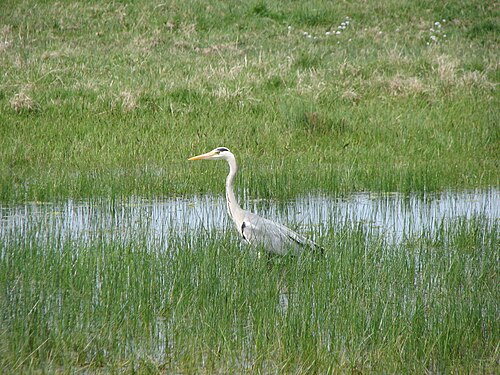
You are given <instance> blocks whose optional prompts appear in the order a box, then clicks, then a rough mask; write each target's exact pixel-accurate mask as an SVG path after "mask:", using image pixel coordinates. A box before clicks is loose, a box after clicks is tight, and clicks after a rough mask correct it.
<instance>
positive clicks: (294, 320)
mask: <svg viewBox="0 0 500 375" xmlns="http://www.w3.org/2000/svg"><path fill="white" fill-rule="evenodd" d="M116 225H117V227H116V228H115V229H114V230H119V229H120V227H119V223H117V224H116ZM45 226H46V224H44V223H43V222H41V223H40V227H38V228H37V227H34V228H32V229H31V230H29V231H27V232H26V231H25V232H23V233H21V232H20V233H18V234H17V235H16V233H11V234H10V235H9V236H8V237H5V238H4V240H3V241H2V243H1V244H0V246H1V248H0V249H1V251H0V254H1V256H0V285H1V288H2V294H1V299H0V304H1V306H0V307H1V311H2V315H1V327H2V329H1V330H0V342H1V343H2V344H1V346H0V354H1V355H0V367H1V368H2V371H4V372H13V371H14V372H29V371H48V372H53V371H60V370H63V371H64V370H65V369H73V370H79V369H80V370H82V371H90V372H109V371H125V372H131V371H140V372H166V373H170V372H178V371H180V372H207V373H210V372H214V371H215V372H220V371H222V372H234V371H236V372H301V373H318V372H319V373H327V372H345V371H361V372H426V371H430V372H435V371H438V372H494V371H495V370H494V369H495V368H496V366H497V365H498V364H497V359H498V353H497V344H498V339H499V337H498V329H496V328H498V315H497V313H498V297H499V296H498V288H497V277H496V268H497V265H498V251H497V249H498V245H499V238H498V233H499V228H498V222H497V221H489V220H485V219H484V218H482V217H481V216H477V217H472V218H470V219H467V220H465V219H458V220H456V221H451V222H449V221H447V222H443V223H442V225H441V226H440V228H439V229H438V231H437V232H436V233H434V234H432V235H430V234H425V233H424V234H423V235H422V236H418V237H408V238H406V240H405V241H404V242H403V243H401V244H391V243H388V242H387V240H386V239H385V238H384V237H382V236H381V235H380V234H378V233H377V232H376V231H373V230H371V229H369V228H366V227H365V226H363V225H362V224H361V223H360V224H356V223H349V222H338V223H336V224H334V225H332V226H331V227H328V228H326V227H325V228H322V231H323V238H322V244H323V246H325V248H326V249H327V251H326V255H325V257H317V256H314V255H312V254H304V255H303V256H302V257H298V258H292V257H284V258H272V257H271V258H269V257H267V256H262V255H261V256H259V254H258V253H256V252H253V251H249V249H248V248H246V247H243V248H240V246H239V245H238V241H236V240H235V238H234V237H232V236H231V235H230V234H225V233H224V232H218V231H210V232H207V231H205V230H201V231H199V232H194V233H191V232H188V233H186V234H180V232H178V231H173V232H172V233H165V236H168V238H169V241H168V246H167V247H163V248H151V247H150V246H149V245H148V238H146V233H147V232H146V231H136V232H135V233H134V237H133V240H132V241H121V240H119V239H112V240H110V239H109V238H108V237H107V236H109V233H108V234H105V233H100V234H99V233H98V234H97V236H96V238H95V239H93V240H92V241H89V240H88V238H86V239H83V238H78V237H74V238H61V237H60V236H54V235H52V236H50V235H49V236H48V237H45V238H44V237H43V236H40V233H42V232H43V231H45V230H46V228H45ZM227 233H231V232H230V231H227ZM99 238H100V239H99Z"/></svg>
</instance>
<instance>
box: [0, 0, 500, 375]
mask: <svg viewBox="0 0 500 375" xmlns="http://www.w3.org/2000/svg"><path fill="white" fill-rule="evenodd" d="M346 16H349V17H350V18H349V25H348V26H347V28H346V29H345V30H343V31H342V33H341V34H340V35H335V34H334V35H326V33H327V32H329V33H330V34H331V33H332V32H333V33H334V32H335V31H337V30H338V26H339V25H341V22H344V21H345V20H346ZM498 16H499V14H498V10H497V9H496V7H495V5H494V4H493V3H491V2H484V1H479V0H471V1H458V0H455V1H448V2H439V1H435V0H434V1H430V0H424V1H418V2H404V3H402V2H400V1H396V0H384V1H378V2H377V1H372V2H351V4H349V2H325V1H315V0H313V1H308V2H298V1H282V2H278V1H269V2H264V1H249V2H235V1H201V0H199V1H189V2H185V1H165V2H149V1H146V0H139V1H119V2H117V1H115V2H98V1H93V2H92V1H90V2H85V1H83V2H77V1H66V0H62V1H57V2H56V1H49V0H47V1H28V0H22V1H13V0H6V1H2V2H0V77H1V79H0V202H26V201H42V202H45V201H49V202H54V201H57V200H67V199H74V200H78V199H80V198H85V199H88V201H91V202H93V201H96V200H99V199H101V198H103V199H105V200H106V199H110V201H111V202H113V199H115V198H117V201H119V200H120V199H121V197H130V196H139V197H159V196H168V197H172V196H178V195H186V194H203V193H207V192H209V193H216V194H221V192H222V189H223V180H224V177H225V174H226V172H227V170H226V166H224V165H220V164H219V163H213V164H211V163H208V162H207V163H202V162H199V163H193V162H188V161H187V158H188V157H189V156H192V155H194V154H199V153H201V152H205V151H208V150H211V149H212V148H215V147H216V146H226V147H229V148H230V149H231V150H232V151H233V152H234V153H235V154H236V156H237V158H238V160H239V163H240V165H241V167H242V168H241V170H242V173H241V174H240V175H239V177H238V189H239V190H238V194H239V195H240V196H242V195H243V194H242V193H243V192H245V196H247V197H263V198H269V197H273V198H274V199H275V200H274V201H273V202H278V203H280V202H283V200H284V199H287V198H290V197H294V196H296V195H298V194H305V193H309V192H319V193H320V194H333V195H337V194H344V193H348V192H353V191H381V192H386V191H400V192H404V193H406V192H417V193H422V192H424V191H440V190H448V189H459V190H460V189H475V188H483V187H489V186H497V187H498V186H499V182H500V166H499V160H500V152H499V151H500V126H499V110H498V108H500V105H499V104H500V103H499V96H498V91H497V89H496V85H497V84H498V82H499V77H500V75H499V70H498V60H499V59H498V57H499V56H498V50H499V48H498V42H499V40H498V28H499V26H498V19H499V17H498ZM443 19H446V21H443ZM436 21H439V22H440V25H441V27H439V26H438V25H435V24H434V23H435V22H436ZM289 26H290V27H289ZM431 28H433V29H434V31H430V29H431ZM304 32H307V33H308V35H311V38H309V37H307V36H304ZM445 35H446V37H445ZM434 37H435V38H437V39H436V40H433V39H432V38H434ZM492 204H495V202H493V203H492ZM111 206H112V204H111ZM111 209H113V207H111ZM146 219H147V218H146ZM341 219H342V218H340V221H339V222H328V221H325V223H324V228H320V229H321V231H322V232H321V233H322V235H321V238H320V240H321V243H322V245H323V246H325V248H326V249H327V257H326V258H325V259H316V258H314V259H312V258H310V257H309V256H304V257H302V258H298V259H289V258H286V257H285V258H282V259H271V260H270V261H269V260H268V259H267V258H266V257H260V258H259V257H258V256H257V255H256V254H255V253H253V252H247V251H241V250H240V248H239V247H238V244H237V242H236V241H235V240H234V238H232V237H231V236H230V235H226V234H222V233H219V232H209V233H207V232H206V231H199V232H194V233H189V234H186V235H181V234H179V233H165V234H164V235H165V238H168V245H165V247H163V246H160V247H161V251H155V250H152V249H149V248H148V245H147V244H148V240H149V239H148V238H147V235H146V231H141V230H139V231H138V232H137V233H133V235H134V238H133V241H131V242H121V241H119V240H117V239H112V240H110V239H109V237H108V235H109V233H108V232H107V231H106V230H105V229H103V230H102V231H98V232H97V233H95V234H93V235H94V237H92V240H91V241H87V240H84V239H82V238H72V237H70V238H63V237H59V236H56V235H53V234H51V233H52V232H51V229H53V228H51V227H50V226H47V225H48V224H47V223H46V222H45V221H43V220H42V221H41V222H40V223H39V227H38V228H35V229H33V231H27V232H22V231H19V232H15V233H9V234H6V235H5V236H4V237H2V238H0V372H5V373H30V372H35V373H39V372H41V373H43V372H48V373H54V372H73V371H82V372H91V373H95V372H102V373H109V372H125V373H132V372H140V373H158V372H163V373H178V372H180V373H214V372H227V373H232V372H249V373H256V372H257V373H269V372H272V373H346V372H357V373H366V372H375V373H427V372H430V373H497V372H498V367H499V359H498V358H499V353H498V343H499V341H500V337H499V334H498V332H499V331H500V330H499V320H498V311H499V307H498V301H499V299H500V296H499V290H498V264H499V259H498V248H499V238H498V234H499V228H498V224H499V223H498V220H497V221H494V220H492V221H488V220H485V219H484V218H481V217H476V218H471V219H467V220H465V219H461V220H457V221H454V222H446V223H443V224H442V226H441V227H440V229H439V230H438V232H437V233H436V234H435V235H430V234H428V235H424V236H422V237H421V238H417V237H411V238H408V239H407V240H406V241H405V242H404V243H402V244H399V245H394V244H391V243H388V242H386V241H385V240H384V239H383V238H381V236H379V235H377V234H376V233H374V232H370V231H367V230H366V229H364V227H363V226H362V225H361V224H360V225H359V226H357V225H351V223H346V222H343V221H342V220H341ZM146 222H147V220H146ZM0 225H1V224H0ZM116 225H117V226H116V227H113V228H112V230H116V231H120V230H122V228H121V227H119V226H118V224H116ZM145 225H147V224H145ZM2 233H6V232H2ZM42 239H43V240H42ZM284 296H286V297H287V298H288V307H287V308H284V307H282V306H280V304H279V301H280V299H283V298H284Z"/></svg>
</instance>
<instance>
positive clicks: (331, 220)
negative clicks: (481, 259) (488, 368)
mask: <svg viewBox="0 0 500 375" xmlns="http://www.w3.org/2000/svg"><path fill="white" fill-rule="evenodd" d="M240 199H241V198H240ZM241 201H242V206H243V207H244V208H246V209H249V210H251V211H252V212H255V213H258V214H260V215H262V216H264V217H267V218H269V219H271V220H274V221H276V222H279V223H282V224H285V225H287V226H289V227H291V228H293V229H295V230H297V231H298V232H301V233H303V234H305V235H307V236H309V237H311V238H313V239H315V240H316V241H318V242H321V237H322V234H323V233H324V232H325V231H327V230H328V229H329V228H330V227H336V228H338V226H339V225H340V226H347V228H349V227H350V226H352V227H353V228H355V227H359V226H362V227H363V228H364V229H366V230H367V231H368V232H369V233H373V232H374V231H375V232H376V233H377V234H380V235H382V236H383V237H384V238H385V239H386V240H387V241H388V242H391V243H394V242H396V243H398V242H400V241H402V240H403V239H404V238H408V237H414V236H421V235H423V234H425V235H430V236H432V235H433V233H434V232H435V231H436V230H437V228H439V226H440V225H442V224H445V223H447V222H450V221H453V220H469V219H472V218H475V217H480V218H482V219H485V220H486V221H487V222H495V221H497V220H498V219H499V218H500V190H498V189H494V188H491V189H488V190H475V191H460V192H452V191H448V192H442V193H435V194H434V193H433V194H418V195H417V194H414V195H411V194H410V195H409V194H400V193H355V194H350V195H344V196H327V195H312V194H311V195H304V196H300V197H297V198H296V199H293V200H290V201H284V202H282V201H272V200H248V199H246V198H243V199H241ZM0 215H1V216H0V239H1V241H2V242H3V243H4V244H6V243H8V242H10V241H11V240H13V239H15V238H20V237H26V238H29V240H30V241H40V242H42V243H43V242H47V241H53V240H54V238H57V239H59V240H60V241H64V240H71V241H78V242H79V243H82V242H83V243H91V242H92V241H93V240H95V239H103V238H104V239H106V240H108V241H119V242H125V243H134V241H135V240H136V239H137V235H138V234H139V233H140V234H141V238H147V247H148V248H149V249H150V250H152V249H160V250H161V249H163V248H166V247H168V241H169V237H171V236H172V235H173V234H176V235H179V234H186V233H187V234H189V232H192V233H210V232H220V231H225V230H231V231H233V227H232V223H231V221H230V219H229V217H228V216H227V214H226V203H225V200H224V197H223V195H220V196H213V195H204V196H189V197H176V198H157V199H144V198H141V197H129V198H126V199H122V200H117V199H114V200H110V199H93V200H87V201H75V200H71V199H68V200H67V201H63V202H58V203H51V202H28V203H25V204H5V203H0Z"/></svg>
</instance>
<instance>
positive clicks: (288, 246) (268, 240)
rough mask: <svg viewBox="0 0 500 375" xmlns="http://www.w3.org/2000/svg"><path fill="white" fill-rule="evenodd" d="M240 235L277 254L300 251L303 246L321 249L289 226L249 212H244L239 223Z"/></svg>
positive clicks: (253, 243) (251, 242)
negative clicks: (240, 223)
mask: <svg viewBox="0 0 500 375" xmlns="http://www.w3.org/2000/svg"><path fill="white" fill-rule="evenodd" d="M241 235H242V236H243V238H244V239H245V240H246V241H247V242H249V243H250V244H252V245H256V246H263V247H265V248H266V249H267V250H269V251H271V252H273V253H277V254H285V253H288V252H290V251H292V252H293V253H300V252H301V251H302V250H303V249H304V248H305V247H310V248H318V249H321V248H320V247H319V246H318V245H316V243H314V242H313V241H311V240H309V239H307V238H306V237H304V236H302V235H300V234H298V233H297V232H294V231H293V230H291V229H290V228H287V227H285V226H284V225H281V224H277V223H275V222H273V221H271V220H269V219H265V218H263V217H260V216H258V215H256V214H253V213H251V212H246V214H245V217H244V219H243V223H242V225H241Z"/></svg>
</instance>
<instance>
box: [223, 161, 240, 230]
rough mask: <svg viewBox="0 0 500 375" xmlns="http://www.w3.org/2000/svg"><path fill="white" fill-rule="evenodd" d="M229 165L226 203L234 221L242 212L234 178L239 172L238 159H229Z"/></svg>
mask: <svg viewBox="0 0 500 375" xmlns="http://www.w3.org/2000/svg"><path fill="white" fill-rule="evenodd" d="M227 163H228V164H229V174H228V175H227V178H226V202H227V210H228V212H229V216H231V217H232V218H233V220H234V219H236V218H237V217H239V214H240V213H241V211H242V209H241V207H240V205H239V204H238V201H237V200H236V196H235V195H234V190H233V186H234V178H235V177H236V173H237V172H238V165H237V164H236V159H235V158H234V156H232V155H231V157H230V158H228V159H227Z"/></svg>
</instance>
